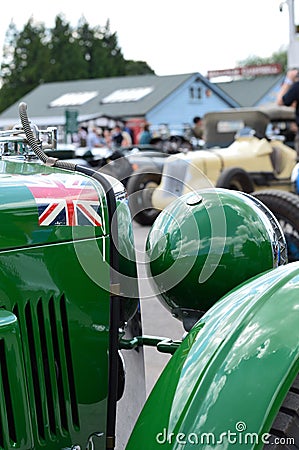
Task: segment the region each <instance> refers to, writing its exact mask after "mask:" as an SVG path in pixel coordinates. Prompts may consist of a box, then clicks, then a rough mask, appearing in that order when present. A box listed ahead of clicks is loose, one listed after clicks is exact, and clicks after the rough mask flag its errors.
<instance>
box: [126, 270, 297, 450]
mask: <svg viewBox="0 0 299 450" xmlns="http://www.w3.org/2000/svg"><path fill="white" fill-rule="evenodd" d="M298 292H299V263H297V262H296V263H293V264H289V265H287V266H282V267H279V268H277V269H273V270H271V271H269V272H267V273H265V274H263V275H261V276H257V277H255V278H254V279H252V280H251V281H249V282H246V283H244V284H243V285H242V286H240V287H239V288H237V289H235V290H234V291H231V293H229V294H228V295H226V296H225V297H223V298H222V299H221V300H220V301H218V302H217V303H216V304H215V305H214V306H213V307H212V308H211V309H210V310H209V311H208V312H207V313H206V314H205V315H204V316H203V317H202V318H201V320H200V321H199V322H197V324H196V325H195V326H194V327H193V328H192V329H191V331H190V333H189V334H188V335H187V337H186V338H185V339H184V341H183V343H182V344H181V346H180V348H179V349H178V350H177V351H176V353H175V354H174V356H173V357H172V358H171V360H170V362H169V363H168V365H167V366H166V368H165V370H164V372H163V373H162V375H161V377H160V379H159V380H158V382H157V384H156V386H155V388H154V389H153V391H152V393H151V395H150V396H149V398H148V401H147V403H146V405H145V407H144V409H143V411H142V413H141V415H140V417H139V419H138V421H137V424H136V426H135V429H134V431H133V433H132V435H131V439H130V441H129V443H128V446H127V449H128V450H131V449H132V450H133V449H136V448H140V443H141V442H142V448H143V450H145V449H149V450H154V449H161V446H162V448H171V449H174V448H175V449H178V448H184V449H187V448H190V449H193V448H194V444H199V446H198V447H196V448H201V449H208V448H226V449H227V448H238V444H240V445H241V444H242V448H243V447H244V448H262V447H263V445H264V442H263V440H264V441H267V439H268V435H267V434H266V433H268V432H269V430H270V428H271V424H272V422H273V420H274V418H275V416H276V414H277V412H278V410H279V408H280V405H281V403H282V401H283V399H284V397H285V395H286V393H287V391H288V389H289V388H290V386H291V384H292V382H293V380H294V378H295V376H296V374H297V373H298V370H299V362H298V355H299V327H298V321H299V295H298ZM162 444H163V445H162ZM212 444H213V445H212ZM211 445H212V447H211ZM215 445H216V447H215ZM236 445H237V447H236ZM182 446H183V447H182Z"/></svg>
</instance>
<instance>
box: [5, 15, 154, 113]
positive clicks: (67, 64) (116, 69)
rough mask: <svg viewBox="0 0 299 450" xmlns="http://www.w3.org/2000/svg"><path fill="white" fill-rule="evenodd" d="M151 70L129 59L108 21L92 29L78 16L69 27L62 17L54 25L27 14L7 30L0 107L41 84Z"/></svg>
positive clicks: (144, 63) (138, 73)
mask: <svg viewBox="0 0 299 450" xmlns="http://www.w3.org/2000/svg"><path fill="white" fill-rule="evenodd" d="M147 73H154V72H153V70H152V69H151V68H150V67H149V66H148V65H147V64H146V62H144V61H131V60H129V61H127V60H126V59H125V58H124V56H123V54H122V51H121V48H120V47H119V45H118V39H117V34H116V33H112V32H111V30H110V23H109V20H108V21H107V23H106V25H105V26H103V27H101V26H97V27H95V28H91V27H90V26H89V24H88V23H87V22H86V20H85V19H84V17H82V18H81V19H80V20H79V22H78V26H77V28H72V27H71V25H70V24H69V23H68V22H67V21H66V20H65V18H64V17H63V16H62V15H58V16H56V19H55V26H54V28H53V29H46V28H45V26H44V25H43V24H40V23H34V21H33V18H30V19H29V21H28V22H27V24H26V25H25V27H24V29H23V30H22V31H21V32H18V31H17V29H16V27H15V25H14V24H13V23H11V24H10V26H9V29H8V30H7V33H6V38H5V44H4V49H3V60H2V64H1V77H2V87H1V89H0V111H3V110H4V109H6V108H7V107H8V106H10V105H11V104H12V103H14V102H16V101H17V100H18V99H20V98H21V97H22V96H24V95H25V94H26V93H28V92H30V91H31V90H32V89H34V88H35V87H37V86H38V85H39V84H40V83H43V82H53V81H65V80H78V79H91V78H103V77H105V78H107V77H113V76H125V75H142V74H147Z"/></svg>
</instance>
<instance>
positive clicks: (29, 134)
mask: <svg viewBox="0 0 299 450" xmlns="http://www.w3.org/2000/svg"><path fill="white" fill-rule="evenodd" d="M19 115H20V119H21V123H22V127H23V129H24V132H25V135H26V139H27V141H28V144H29V145H30V147H31V148H32V150H33V151H34V153H35V154H36V156H37V157H38V158H39V159H40V160H41V161H42V162H43V163H44V164H46V165H47V166H54V167H58V168H60V169H66V170H72V171H74V170H76V164H73V163H70V162H66V161H60V160H59V159H58V158H52V157H49V156H47V155H46V154H45V152H44V151H43V150H42V148H41V146H40V145H39V143H38V141H37V139H36V138H35V136H34V134H33V131H32V129H31V127H30V123H29V119H28V116H27V105H26V103H24V102H21V103H20V104H19Z"/></svg>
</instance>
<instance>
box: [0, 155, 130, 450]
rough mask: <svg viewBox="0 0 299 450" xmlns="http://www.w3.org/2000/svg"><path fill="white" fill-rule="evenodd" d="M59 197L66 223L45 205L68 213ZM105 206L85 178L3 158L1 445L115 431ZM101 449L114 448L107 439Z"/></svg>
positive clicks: (124, 235) (125, 230)
mask: <svg viewBox="0 0 299 450" xmlns="http://www.w3.org/2000/svg"><path fill="white" fill-rule="evenodd" d="M59 201H65V202H66V208H69V211H68V210H67V213H66V216H67V214H69V216H68V218H64V219H65V222H63V219H62V218H61V217H60V212H59V210H57V209H56V212H55V211H54V213H53V210H49V211H48V212H47V210H46V209H45V207H44V206H43V204H47V202H48V203H49V204H50V205H54V207H53V209H55V208H60V206H59ZM105 201H106V200H105V192H104V190H103V188H102V186H101V185H100V184H99V183H97V182H96V181H94V180H93V179H91V178H90V177H87V176H84V175H82V174H79V173H76V172H75V173H72V172H67V171H64V170H59V169H53V168H49V167H46V166H43V165H41V164H39V163H31V164H29V163H24V162H23V163H22V162H8V161H1V162H0V346H1V349H2V351H1V352H0V353H1V355H0V358H1V375H2V377H1V383H2V385H1V394H0V411H1V414H0V424H1V430H0V448H5V449H10V448H20V449H25V448H26V449H29V448H35V449H38V448H47V449H51V448H53V449H58V448H70V447H71V445H74V444H76V445H81V446H82V448H85V446H86V442H87V439H88V436H89V435H90V434H92V433H95V432H97V433H104V434H105V429H106V416H107V392H108V348H109V327H110V323H109V320H110V262H109V258H110V257H109V249H110V230H109V222H108V220H107V217H108V216H107V214H108V213H107V204H106V203H105ZM57 205H58V206H57ZM117 206H118V207H119V214H120V216H121V220H120V221H118V223H119V230H118V234H119V236H121V239H122V240H123V241H125V242H126V244H125V245H123V246H121V255H122V256H121V262H120V271H121V270H123V271H124V273H125V275H126V276H130V281H131V287H132V294H134V295H132V298H131V299H130V298H128V299H125V304H124V308H123V310H124V316H125V317H126V318H127V319H128V318H129V317H130V316H132V315H133V314H134V312H135V311H136V308H137V306H138V299H137V295H138V287H137V279H136V264H135V261H134V259H133V258H132V252H134V244H133V240H132V239H133V237H132V229H131V220H130V215H129V213H128V212H126V210H128V208H127V207H126V205H125V204H124V202H123V201H121V200H120V201H117ZM45 211H46V212H45ZM56 213H57V214H56ZM43 214H44V215H43ZM51 214H52V215H51ZM79 214H81V215H82V216H79ZM55 215H56V219H55V220H56V222H57V223H54V224H53V223H52V222H53V217H54V216H55ZM75 216H76V217H75ZM55 220H54V222H55ZM67 221H69V222H67ZM90 261H93V264H90ZM95 261H96V264H95ZM97 448H105V439H104V438H102V439H98V442H97Z"/></svg>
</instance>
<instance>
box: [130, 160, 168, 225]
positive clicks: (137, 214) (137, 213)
mask: <svg viewBox="0 0 299 450" xmlns="http://www.w3.org/2000/svg"><path fill="white" fill-rule="evenodd" d="M160 181H161V173H160V172H157V170H155V169H154V168H153V167H143V168H141V169H139V170H136V172H134V173H133V174H132V175H131V177H130V179H129V181H128V184H127V192H128V195H129V206H130V210H131V214H132V216H133V219H134V220H135V221H136V222H137V223H139V224H140V225H152V224H153V223H154V221H155V219H156V217H157V216H158V214H159V213H160V211H159V210H158V209H155V208H153V205H152V194H153V191H154V189H156V187H157V186H158V185H159V184H160Z"/></svg>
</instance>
